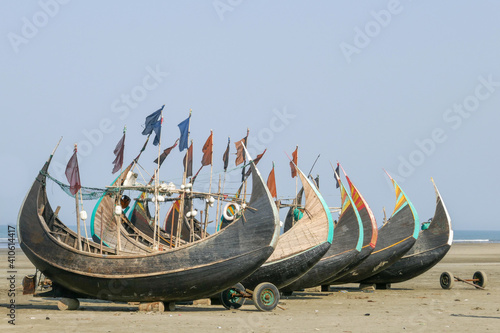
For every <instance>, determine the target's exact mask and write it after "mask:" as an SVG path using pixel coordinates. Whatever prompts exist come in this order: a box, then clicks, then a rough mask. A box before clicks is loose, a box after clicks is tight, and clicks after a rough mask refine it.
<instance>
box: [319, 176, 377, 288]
mask: <svg viewBox="0 0 500 333" xmlns="http://www.w3.org/2000/svg"><path fill="white" fill-rule="evenodd" d="M344 174H345V172H344ZM345 177H346V179H347V182H348V184H349V188H350V192H351V198H352V200H353V202H354V204H355V205H356V209H357V210H358V213H359V217H360V218H361V223H362V224H363V237H364V238H363V247H362V248H361V252H359V254H358V255H357V256H356V259H355V260H354V261H352V262H351V263H350V264H349V265H347V266H346V267H345V268H344V269H342V270H341V271H339V272H338V273H336V274H334V275H332V276H331V277H330V278H328V280H326V281H323V282H321V286H322V290H324V291H327V290H328V289H329V287H330V286H329V285H330V283H332V282H333V281H335V280H337V279H339V278H341V277H342V276H344V275H346V274H348V273H349V272H351V271H352V270H353V269H355V268H356V267H357V266H359V265H360V264H361V263H362V262H363V261H364V260H365V259H366V258H368V256H369V255H370V254H371V253H372V252H373V249H375V246H376V244H377V237H378V229H377V221H376V220H375V216H374V215H373V212H372V210H371V209H370V207H369V206H368V203H367V202H366V200H365V198H364V197H363V196H362V195H361V193H360V192H359V191H358V189H357V188H356V186H354V184H353V183H352V182H351V180H350V179H349V177H348V176H347V175H345Z"/></svg>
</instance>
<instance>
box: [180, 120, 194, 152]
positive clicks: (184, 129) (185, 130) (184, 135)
mask: <svg viewBox="0 0 500 333" xmlns="http://www.w3.org/2000/svg"><path fill="white" fill-rule="evenodd" d="M190 119H191V113H190V114H189V117H187V119H186V120H184V121H183V122H181V123H180V124H179V125H177V126H178V127H179V130H180V131H181V136H180V139H179V150H180V151H183V150H184V149H186V148H187V147H188V140H189V120H190Z"/></svg>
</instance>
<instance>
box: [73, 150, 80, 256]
mask: <svg viewBox="0 0 500 333" xmlns="http://www.w3.org/2000/svg"><path fill="white" fill-rule="evenodd" d="M75 147H76V145H75ZM78 193H80V190H78V192H76V194H75V209H76V228H77V229H78V230H77V238H78V250H79V251H81V250H82V235H81V231H80V214H79V213H80V207H79V205H78Z"/></svg>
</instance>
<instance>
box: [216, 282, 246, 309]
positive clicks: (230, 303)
mask: <svg viewBox="0 0 500 333" xmlns="http://www.w3.org/2000/svg"><path fill="white" fill-rule="evenodd" d="M237 290H243V291H244V290H245V287H243V285H242V284H241V283H237V284H235V285H234V286H232V287H231V288H228V289H226V290H224V291H222V292H221V293H220V295H219V299H220V302H221V304H222V306H223V307H225V308H226V309H228V310H232V309H239V308H241V307H242V306H243V304H245V298H244V297H242V296H237V297H235V296H233V294H234V293H235V292H238V291H237Z"/></svg>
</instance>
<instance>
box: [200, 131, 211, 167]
mask: <svg viewBox="0 0 500 333" xmlns="http://www.w3.org/2000/svg"><path fill="white" fill-rule="evenodd" d="M212 140H213V133H212V131H210V136H209V137H208V139H207V141H206V142H205V144H204V145H203V149H202V151H203V157H202V158H201V165H202V166H205V165H210V164H212V153H213V151H212V146H213V143H212Z"/></svg>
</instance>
